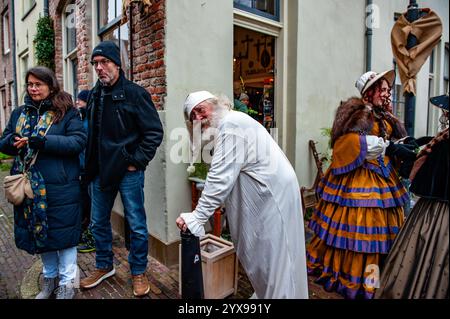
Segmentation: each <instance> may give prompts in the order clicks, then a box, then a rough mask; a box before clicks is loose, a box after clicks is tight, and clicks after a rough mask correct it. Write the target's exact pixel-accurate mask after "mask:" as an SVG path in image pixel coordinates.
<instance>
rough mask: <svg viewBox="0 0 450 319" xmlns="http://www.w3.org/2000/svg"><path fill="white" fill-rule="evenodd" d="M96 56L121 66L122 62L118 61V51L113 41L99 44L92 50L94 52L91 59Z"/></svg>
mask: <svg viewBox="0 0 450 319" xmlns="http://www.w3.org/2000/svg"><path fill="white" fill-rule="evenodd" d="M96 56H103V57H105V58H108V59H110V60H111V61H113V62H114V63H115V64H116V65H118V66H122V62H121V61H120V49H119V47H118V46H117V45H116V44H115V43H114V42H113V41H103V42H100V44H99V45H97V46H96V47H95V48H94V51H92V57H91V59H93V58H94V57H96Z"/></svg>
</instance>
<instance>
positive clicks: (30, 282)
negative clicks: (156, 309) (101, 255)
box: [0, 172, 341, 299]
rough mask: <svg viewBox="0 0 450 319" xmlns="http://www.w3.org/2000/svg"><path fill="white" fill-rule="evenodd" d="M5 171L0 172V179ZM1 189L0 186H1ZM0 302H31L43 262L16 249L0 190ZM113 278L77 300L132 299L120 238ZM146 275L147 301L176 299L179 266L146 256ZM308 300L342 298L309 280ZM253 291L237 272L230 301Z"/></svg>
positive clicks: (91, 262)
mask: <svg viewBox="0 0 450 319" xmlns="http://www.w3.org/2000/svg"><path fill="white" fill-rule="evenodd" d="M6 174H7V172H0V178H1V179H2V180H3V177H4V176H5V175H6ZM0 188H1V187H0ZM0 200H1V202H0V252H1V254H0V299H32V298H34V297H35V296H36V295H37V293H38V292H39V287H40V284H41V283H42V263H41V261H40V258H39V256H31V255H29V254H27V253H26V252H24V251H22V250H19V249H17V248H16V246H15V244H14V229H13V212H12V206H11V205H10V204H9V203H7V202H6V200H5V197H4V191H3V188H1V189H0ZM113 250H114V266H115V269H116V275H115V276H113V277H111V278H109V279H107V280H105V281H104V282H103V283H101V284H100V285H99V286H98V287H96V288H94V289H90V290H79V291H78V292H77V294H76V297H75V298H76V299H129V298H134V296H133V293H132V288H131V277H130V273H129V267H128V262H127V256H128V251H127V250H126V248H125V244H124V241H123V239H122V238H121V237H119V236H117V235H116V236H115V237H114V242H113ZM78 265H79V268H80V277H81V278H83V277H85V276H86V274H87V273H89V272H90V271H92V270H93V269H94V267H95V253H86V254H78ZM147 276H148V278H149V281H150V288H151V289H150V293H149V295H148V296H147V297H145V298H149V299H178V298H180V295H179V293H178V284H179V277H178V276H179V274H178V266H174V267H171V268H167V267H166V266H164V265H163V264H161V263H159V262H158V261H157V260H156V259H154V258H152V257H150V256H149V265H148V270H147ZM309 289H310V298H311V299H341V297H340V296H339V295H337V294H330V293H327V292H325V291H324V290H323V289H322V288H321V287H320V286H318V285H316V284H314V283H313V282H312V278H309ZM252 294H253V288H252V286H251V284H250V282H249V281H248V279H247V276H246V275H245V273H244V272H243V270H242V268H241V267H240V269H239V279H238V292H237V294H236V295H235V296H230V297H229V298H230V299H247V298H249V297H250V296H251V295H252Z"/></svg>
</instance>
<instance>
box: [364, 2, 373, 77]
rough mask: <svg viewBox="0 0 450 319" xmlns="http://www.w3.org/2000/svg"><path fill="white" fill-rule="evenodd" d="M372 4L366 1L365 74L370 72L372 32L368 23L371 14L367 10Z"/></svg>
mask: <svg viewBox="0 0 450 319" xmlns="http://www.w3.org/2000/svg"><path fill="white" fill-rule="evenodd" d="M372 4H373V0H366V20H365V24H366V72H368V71H370V70H372V35H373V31H372V28H371V25H370V24H369V23H367V22H368V18H369V15H370V14H371V12H370V11H369V10H368V8H370V7H371V6H372Z"/></svg>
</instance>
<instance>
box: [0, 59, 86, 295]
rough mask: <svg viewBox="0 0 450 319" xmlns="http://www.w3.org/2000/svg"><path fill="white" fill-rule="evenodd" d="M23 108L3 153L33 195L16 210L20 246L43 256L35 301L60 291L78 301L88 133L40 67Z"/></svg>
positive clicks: (2, 142) (0, 146) (0, 143)
mask: <svg viewBox="0 0 450 319" xmlns="http://www.w3.org/2000/svg"><path fill="white" fill-rule="evenodd" d="M25 81H26V86H27V94H26V97H25V104H24V105H22V106H20V107H17V108H15V109H14V111H13V112H12V114H11V117H10V119H9V122H8V125H7V127H6V129H5V131H4V132H3V135H2V137H1V139H0V151H1V152H3V153H5V154H9V155H13V156H15V159H14V164H13V166H12V168H11V175H15V174H21V173H23V172H25V173H26V174H27V175H28V179H29V180H30V184H31V189H32V195H31V194H30V195H29V196H26V197H25V199H24V200H23V201H22V202H21V203H20V204H17V203H15V206H14V237H15V243H16V246H17V247H18V248H20V249H23V250H25V251H27V252H28V253H30V254H40V255H41V259H42V262H43V265H44V267H43V274H44V284H43V287H42V291H41V292H40V293H39V294H38V295H37V297H36V298H37V299H47V298H49V297H50V296H51V294H52V293H53V291H54V290H55V288H56V287H57V286H58V283H57V279H58V277H59V287H58V289H57V294H56V297H57V298H58V299H71V298H73V296H74V292H75V291H74V281H75V278H76V275H77V249H76V246H77V244H78V239H79V237H80V229H81V216H80V181H79V176H80V164H79V159H78V156H79V154H80V152H81V151H82V150H83V149H84V147H85V144H86V132H85V129H84V128H83V124H82V122H81V118H80V115H79V112H78V111H77V109H76V108H74V105H73V102H72V98H71V96H70V95H69V94H68V93H66V92H64V91H62V90H61V89H60V87H59V84H58V81H57V80H56V76H55V74H54V73H53V71H51V70H50V69H48V68H46V67H42V66H38V67H34V68H31V69H30V70H29V71H28V72H27V74H26V76H25Z"/></svg>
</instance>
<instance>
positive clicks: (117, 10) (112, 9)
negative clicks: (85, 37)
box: [98, 0, 122, 28]
mask: <svg viewBox="0 0 450 319" xmlns="http://www.w3.org/2000/svg"><path fill="white" fill-rule="evenodd" d="M98 8H99V12H100V21H99V26H100V28H102V27H105V26H107V25H108V24H110V23H111V22H113V21H114V20H115V19H116V18H118V17H120V16H121V15H122V1H121V0H101V1H99V6H98Z"/></svg>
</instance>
